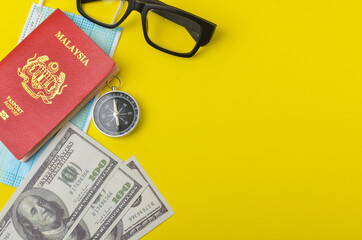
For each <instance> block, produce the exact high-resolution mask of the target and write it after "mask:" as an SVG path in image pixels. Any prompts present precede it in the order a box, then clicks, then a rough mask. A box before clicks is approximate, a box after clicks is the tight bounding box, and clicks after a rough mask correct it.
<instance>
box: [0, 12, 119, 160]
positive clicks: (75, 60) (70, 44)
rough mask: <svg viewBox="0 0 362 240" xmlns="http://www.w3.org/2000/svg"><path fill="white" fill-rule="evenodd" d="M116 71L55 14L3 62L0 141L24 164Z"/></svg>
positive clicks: (64, 18) (69, 23)
mask: <svg viewBox="0 0 362 240" xmlns="http://www.w3.org/2000/svg"><path fill="white" fill-rule="evenodd" d="M117 72H118V68H117V66H116V64H115V62H114V61H113V60H112V59H111V58H110V57H109V56H108V55H107V54H106V53H105V52H104V51H103V50H102V49H101V48H99V47H98V46H97V45H96V44H95V43H94V42H93V41H92V40H91V39H90V38H89V37H88V36H87V35H86V34H85V33H84V32H83V31H82V30H81V29H80V28H78V27H77V26H76V25H75V24H74V23H73V22H72V21H71V20H70V19H69V18H68V17H67V16H66V15H65V14H64V13H63V12H62V11H60V10H59V9H57V10H56V11H54V13H52V14H51V15H50V16H49V17H48V18H47V19H45V20H44V22H43V23H41V24H40V25H39V26H38V27H37V28H36V29H35V30H34V31H33V32H32V33H30V34H29V36H28V37H26V38H25V39H24V40H23V41H22V42H21V43H19V45H17V46H16V47H15V48H14V49H13V50H12V51H11V52H10V53H9V54H8V55H7V56H6V57H5V58H4V59H3V60H2V61H1V62H0V141H2V142H3V144H4V145H5V146H6V147H7V148H8V149H9V150H10V151H11V152H12V154H13V155H14V156H15V157H16V158H17V159H19V160H22V161H26V160H27V159H28V158H30V157H31V155H33V154H34V153H35V152H36V151H37V150H38V149H39V148H40V147H41V146H42V145H43V144H44V143H45V142H46V141H47V140H49V139H50V138H51V136H52V135H54V134H55V133H56V132H57V131H58V130H59V129H60V128H61V127H62V126H63V125H64V124H65V123H66V122H67V121H68V120H69V119H70V118H71V117H72V116H73V115H74V114H75V113H76V112H77V111H78V110H80V109H81V108H82V107H83V106H84V105H85V104H86V103H87V102H88V101H89V100H90V99H91V98H92V97H93V96H94V95H95V94H96V93H97V92H98V91H100V89H101V87H102V86H103V84H104V83H105V82H106V81H107V80H108V79H110V78H111V77H112V76H114V75H115V74H116V73H117Z"/></svg>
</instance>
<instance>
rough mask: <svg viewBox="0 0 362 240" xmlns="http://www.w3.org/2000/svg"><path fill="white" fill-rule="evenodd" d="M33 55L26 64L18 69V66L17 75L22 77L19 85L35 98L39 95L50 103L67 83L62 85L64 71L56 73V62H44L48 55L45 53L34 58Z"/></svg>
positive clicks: (57, 67) (45, 101) (57, 66)
mask: <svg viewBox="0 0 362 240" xmlns="http://www.w3.org/2000/svg"><path fill="white" fill-rule="evenodd" d="M36 55H37V54H36V53H35V56H34V57H32V58H29V59H28V60H27V61H26V62H27V63H26V65H25V66H23V68H22V69H21V70H20V68H18V75H19V76H20V77H21V78H23V81H22V83H21V85H23V87H24V89H25V91H26V92H27V93H29V95H30V96H32V97H33V98H35V99H38V98H39V97H40V98H41V99H42V100H43V102H44V103H45V104H52V103H53V102H52V101H50V100H51V99H53V98H55V96H56V95H60V94H62V92H63V89H64V88H65V87H66V86H67V85H63V83H64V80H65V73H63V72H60V73H59V74H58V75H56V73H57V72H58V70H59V64H58V63H57V62H50V63H48V65H47V64H46V62H47V61H48V60H49V57H48V56H46V55H43V56H40V57H38V58H36Z"/></svg>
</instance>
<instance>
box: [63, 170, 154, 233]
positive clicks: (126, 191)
mask: <svg viewBox="0 0 362 240" xmlns="http://www.w3.org/2000/svg"><path fill="white" fill-rule="evenodd" d="M147 185H148V184H147V182H146V181H144V180H143V178H142V177H141V176H139V175H137V174H135V173H133V172H132V171H130V170H129V169H128V167H127V166H126V165H125V164H123V165H122V166H121V167H119V168H118V170H117V172H116V173H115V174H114V175H113V176H112V178H111V180H110V181H109V182H108V184H107V185H106V186H105V188H104V189H103V190H102V191H101V193H100V194H99V195H98V197H97V198H96V200H95V201H94V202H93V204H92V205H91V206H90V208H89V209H88V211H87V213H86V214H85V215H84V217H83V219H82V221H81V223H80V224H78V226H77V227H76V229H75V230H74V231H73V232H72V233H71V234H70V236H69V238H65V239H68V240H73V239H78V240H98V239H106V238H107V235H108V234H109V233H110V232H111V231H112V229H113V228H114V227H115V225H116V224H117V222H119V221H120V219H122V217H123V216H124V214H125V213H126V212H127V210H128V209H129V208H130V207H131V205H132V204H133V203H134V201H135V200H136V199H137V198H138V197H139V196H140V195H141V193H142V192H143V191H144V190H145V188H146V186H147ZM66 237H67V236H66Z"/></svg>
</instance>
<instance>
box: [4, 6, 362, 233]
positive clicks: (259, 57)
mask: <svg viewBox="0 0 362 240" xmlns="http://www.w3.org/2000/svg"><path fill="white" fill-rule="evenodd" d="M165 1H166V0H165ZM32 2H33V1H30V0H26V1H24V0H21V1H2V3H1V8H0V34H1V37H0V46H1V47H0V58H1V59H2V58H4V57H5V56H6V54H7V53H8V52H10V51H11V49H12V48H13V47H14V46H15V45H16V43H17V40H18V38H19V35H20V33H21V30H22V27H23V25H24V23H25V19H26V16H27V14H28V12H29V9H30V6H31V3H32ZM75 2H76V1H75V0H69V1H64V0H47V1H45V5H46V6H48V7H53V8H56V7H59V8H61V9H62V10H64V11H69V12H73V13H77V10H76V5H75ZM167 3H169V4H173V5H175V6H178V7H180V8H183V9H185V10H188V11H190V12H193V13H195V14H197V15H199V16H202V17H204V18H206V19H209V20H210V21H213V22H215V23H217V24H218V27H217V30H216V33H215V35H214V39H213V40H212V41H211V42H210V44H209V45H208V46H206V47H204V48H202V49H200V51H199V52H198V53H197V54H196V55H195V56H194V57H193V58H190V59H183V58H178V57H174V56H170V55H167V54H164V53H162V52H160V51H157V50H155V49H153V48H152V47H150V46H149V45H148V44H147V43H146V42H145V40H144V38H143V34H142V30H141V21H140V15H139V14H138V13H136V12H134V13H132V14H131V15H130V17H129V19H127V21H126V22H125V23H124V24H123V27H124V28H125V30H124V32H123V35H122V37H121V40H120V43H119V46H118V48H117V50H116V53H115V56H114V60H115V61H116V62H117V64H118V65H119V67H120V69H121V72H120V74H119V76H120V77H121V79H122V80H123V85H122V90H124V91H126V92H128V93H130V94H131V95H133V96H134V97H135V98H136V99H137V100H138V102H139V105H140V108H141V120H140V123H139V126H138V127H137V129H136V130H135V132H133V133H132V134H131V135H130V136H128V137H125V138H120V139H111V138H108V137H105V136H103V135H101V134H100V133H99V132H98V131H97V130H96V129H95V127H94V125H93V124H92V125H91V127H90V130H89V132H88V133H89V135H90V136H92V137H94V138H95V139H97V140H98V141H99V142H100V143H101V144H103V145H104V146H106V147H107V148H109V149H110V150H111V151H112V152H114V153H115V154H117V155H118V156H119V157H121V158H122V159H124V160H126V159H127V158H129V157H130V156H132V155H135V156H136V157H137V158H138V159H139V161H140V162H141V164H142V165H143V167H144V168H145V169H146V171H147V172H148V173H149V175H150V176H151V178H152V179H153V180H154V182H155V184H156V185H157V186H158V187H159V189H160V191H161V192H162V194H163V195H164V197H165V198H166V199H167V200H168V202H169V203H170V205H171V206H172V208H173V209H174V210H175V212H176V213H175V215H174V216H173V217H171V218H170V219H169V220H167V221H166V222H165V223H163V224H162V225H161V226H160V227H158V228H157V229H156V230H155V231H152V232H151V233H150V234H148V235H147V236H146V237H145V238H144V239H148V240H156V239H157V240H161V239H167V240H170V239H180V240H185V239H187V240H191V239H192V240H194V239H195V240H199V239H217V240H223V239H233V240H234V239H235V240H236V239H246V240H264V239H265V240H272V239H275V240H291V239H295V240H304V239H305V240H313V239H316V240H317V239H318V240H321V239H322V240H332V239H341V240H342V239H343V240H345V239H348V240H353V239H362V231H361V230H360V229H361V226H360V225H361V224H360V223H361V216H362V207H361V202H362V191H361V185H362V174H361V170H362V163H361V157H362V153H361V149H362V148H361V146H362V121H361V120H362V110H361V103H362V96H361V92H362V81H361V80H362V68H361V66H362V17H361V12H362V2H361V1H357V0H356V1H352V0H350V1H348V0H347V1H339V0H329V1H325V0H296V1H290V0H261V1H255V0H238V1H216V0H208V1H202V0H196V1H195V0H182V1H176V0H167ZM0 81H4V79H1V80H0ZM13 192H14V188H10V187H8V186H5V185H0V193H1V194H0V195H1V197H0V199H1V202H0V205H1V206H0V207H2V206H4V205H5V203H6V201H7V200H8V199H9V197H10V196H11V194H12V193H13Z"/></svg>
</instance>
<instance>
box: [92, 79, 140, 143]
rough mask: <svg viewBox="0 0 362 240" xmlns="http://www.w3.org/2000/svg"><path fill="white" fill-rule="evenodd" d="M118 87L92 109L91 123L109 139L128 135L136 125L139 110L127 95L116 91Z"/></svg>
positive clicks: (103, 96)
mask: <svg viewBox="0 0 362 240" xmlns="http://www.w3.org/2000/svg"><path fill="white" fill-rule="evenodd" d="M115 78H117V79H118V80H119V85H118V87H110V86H109V84H108V82H107V85H108V87H109V88H110V89H111V90H112V91H110V92H107V93H105V94H104V95H102V96H101V97H100V98H99V99H98V100H97V101H96V103H95V105H94V108H93V122H94V125H95V126H96V127H97V129H98V130H99V131H100V132H101V133H103V134H104V135H107V136H109V137H121V136H125V135H127V134H128V133H130V132H131V131H132V130H133V129H134V128H135V127H136V125H137V123H138V119H139V108H138V104H137V102H136V100H135V99H134V98H133V97H132V96H131V95H129V94H128V93H125V92H122V91H118V90H117V88H119V86H120V85H121V81H120V79H119V78H118V77H116V76H115Z"/></svg>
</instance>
